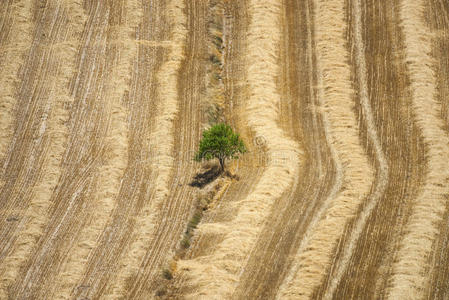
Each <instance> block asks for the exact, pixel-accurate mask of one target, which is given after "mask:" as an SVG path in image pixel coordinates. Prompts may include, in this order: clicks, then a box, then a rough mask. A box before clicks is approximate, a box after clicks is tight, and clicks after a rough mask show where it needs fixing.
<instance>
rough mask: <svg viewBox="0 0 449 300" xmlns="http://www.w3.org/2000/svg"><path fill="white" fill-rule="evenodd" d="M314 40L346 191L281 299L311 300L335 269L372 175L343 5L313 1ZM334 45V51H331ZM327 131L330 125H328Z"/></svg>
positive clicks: (300, 258) (309, 239)
mask: <svg viewBox="0 0 449 300" xmlns="http://www.w3.org/2000/svg"><path fill="white" fill-rule="evenodd" d="M314 8H315V10H314V12H315V39H316V55H317V76H318V82H319V84H318V87H319V99H320V101H322V102H321V103H323V107H322V109H323V114H324V115H325V116H326V118H328V122H329V123H328V125H329V129H328V130H329V131H328V132H329V136H330V140H331V143H332V144H333V145H334V146H335V149H336V152H337V154H336V155H337V156H338V160H339V161H341V163H342V167H343V168H342V170H341V172H342V175H341V176H342V179H341V180H342V184H341V186H342V190H340V192H339V193H338V194H337V195H336V197H335V198H334V199H333V200H332V202H331V204H330V206H329V208H328V210H327V211H326V216H324V218H323V219H321V220H320V221H319V222H318V223H317V225H316V226H315V227H314V228H313V231H312V232H311V233H310V235H309V236H306V237H305V238H304V240H305V241H304V242H303V245H301V246H300V247H299V249H298V250H299V251H298V253H297V255H296V258H295V264H297V265H295V266H294V267H293V268H292V271H291V272H292V274H294V275H291V276H289V277H288V278H287V280H286V282H285V283H284V284H283V286H281V290H280V294H279V296H280V297H281V298H282V297H284V298H291V299H293V298H295V299H298V298H300V299H309V298H311V296H312V294H313V292H314V290H315V289H316V288H317V287H318V286H319V285H320V283H322V281H323V280H324V278H325V275H326V272H327V270H328V269H329V267H330V266H331V264H332V257H333V251H334V249H335V247H336V246H337V243H338V240H339V239H340V238H341V236H342V235H343V233H344V229H345V226H346V224H347V222H348V221H350V220H351V219H352V218H353V217H354V216H355V214H356V212H357V210H358V208H359V205H360V204H361V203H362V202H363V201H364V199H365V198H366V196H367V194H368V192H369V191H370V188H371V184H372V181H373V171H372V168H371V166H370V164H369V163H368V159H367V156H366V155H365V153H364V151H363V149H362V147H361V146H360V141H359V133H358V124H357V120H356V117H355V114H354V102H353V93H354V91H353V89H352V86H351V82H350V67H349V65H348V64H347V62H346V61H345V60H347V59H348V54H347V48H346V43H345V39H344V34H345V30H346V26H345V21H344V12H345V10H344V9H345V6H344V1H339V0H336V1H326V2H322V1H315V6H314ZM329 43H331V44H332V45H333V47H332V49H330V48H329V47H328V45H329ZM325 126H326V124H325Z"/></svg>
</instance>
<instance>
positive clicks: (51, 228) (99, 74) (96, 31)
mask: <svg viewBox="0 0 449 300" xmlns="http://www.w3.org/2000/svg"><path fill="white" fill-rule="evenodd" d="M116 7H117V8H119V7H120V6H116ZM88 9H89V11H88V13H89V16H88V19H87V21H86V22H87V23H86V27H85V30H84V32H83V36H82V39H83V42H82V45H81V47H80V48H81V50H80V51H79V52H78V54H79V56H78V61H77V63H78V64H77V65H75V66H73V68H74V69H75V70H76V72H77V73H76V76H75V77H74V78H73V81H72V82H71V87H72V90H71V94H72V97H73V98H74V101H73V103H72V104H71V107H70V108H71V115H70V120H69V124H70V126H69V127H70V130H71V131H70V136H69V141H68V147H67V149H66V151H65V156H64V169H63V171H62V173H61V178H60V180H59V184H58V188H57V189H56V191H55V193H54V194H53V196H52V201H53V202H54V203H55V205H54V206H53V207H51V209H50V216H49V221H48V224H47V225H46V228H45V230H44V233H43V235H42V237H41V238H40V240H39V243H38V250H37V251H36V252H34V253H33V255H32V257H31V258H30V259H29V260H28V263H27V265H26V270H23V273H22V276H21V278H20V279H18V280H17V281H16V283H15V286H14V290H15V294H16V295H17V296H19V297H33V298H35V297H37V298H42V297H44V296H46V295H49V287H48V285H51V284H53V283H54V280H55V277H56V276H57V274H58V272H59V269H60V267H61V265H62V264H63V262H64V261H65V259H66V258H67V254H68V251H69V249H70V248H72V246H73V245H75V244H76V241H77V238H78V237H79V233H80V232H81V229H82V227H83V226H85V224H86V220H88V219H89V216H90V214H91V213H92V206H91V205H93V202H91V201H88V200H87V199H89V198H90V196H91V191H92V187H93V185H94V184H95V181H96V176H95V174H96V172H97V171H98V166H99V164H100V162H101V158H102V157H103V154H104V147H105V145H104V143H105V136H106V133H107V128H108V124H109V120H110V119H109V116H110V111H111V109H112V107H111V106H112V103H109V102H106V103H103V101H102V100H103V99H105V97H106V96H112V95H111V94H110V93H108V92H107V91H106V90H105V87H107V85H106V83H107V82H108V81H109V80H110V79H111V76H112V75H113V74H114V71H113V70H114V69H113V67H114V64H115V62H116V59H115V56H116V53H117V51H116V47H115V46H114V44H113V43H112V44H108V42H109V41H110V39H111V38H112V37H113V36H112V35H111V34H110V33H111V28H113V27H112V26H110V25H113V24H114V19H113V18H114V17H115V16H114V14H113V11H111V10H110V7H109V6H108V5H107V3H105V2H103V3H97V4H96V5H92V6H90V7H88ZM67 27H69V26H67ZM109 104H110V105H109ZM65 105H68V104H65ZM51 297H52V296H51Z"/></svg>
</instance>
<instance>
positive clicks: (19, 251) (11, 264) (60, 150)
mask: <svg viewBox="0 0 449 300" xmlns="http://www.w3.org/2000/svg"><path fill="white" fill-rule="evenodd" d="M66 5H67V9H66V12H67V14H68V17H69V19H70V20H71V35H72V36H76V37H80V36H81V31H82V29H83V24H84V22H85V20H86V18H85V16H84V14H83V9H82V5H80V4H79V3H76V2H71V3H67V4H66ZM77 41H79V39H78V40H72V41H71V42H70V43H64V44H63V45H62V46H60V47H58V48H49V49H48V51H52V57H53V59H55V60H56V59H57V60H58V61H61V62H64V65H62V66H60V68H59V72H58V74H52V75H49V76H50V78H47V79H49V80H48V81H49V84H50V83H51V84H54V88H53V92H52V94H51V95H50V97H51V98H52V99H58V101H56V102H55V104H54V106H53V108H52V110H51V113H50V114H49V116H48V118H47V120H46V121H44V123H43V125H42V126H43V128H45V127H46V134H47V135H48V136H49V137H50V144H49V147H48V149H49V150H48V152H49V153H48V155H47V159H46V163H45V170H44V172H43V174H44V175H43V177H42V178H41V180H40V182H39V183H38V184H37V185H36V187H35V188H34V191H33V199H32V200H31V202H30V206H29V207H28V209H27V211H26V216H27V218H28V222H27V223H26V224H24V228H23V229H22V231H21V232H20V233H19V234H18V236H17V240H16V242H15V244H16V246H15V248H14V249H13V250H12V252H11V253H10V254H9V255H8V256H7V257H6V258H5V260H4V262H3V266H4V268H3V270H1V271H0V280H1V282H0V298H2V299H4V298H6V295H7V288H8V286H9V285H10V284H11V283H12V282H13V281H14V280H15V279H16V278H17V276H18V275H19V270H20V267H21V266H22V265H23V264H24V263H25V261H26V259H27V258H28V257H29V254H30V253H31V251H32V249H33V248H34V246H35V244H36V242H37V240H38V238H39V237H40V236H41V235H42V232H43V230H44V225H45V223H46V221H47V220H48V208H49V207H50V206H51V197H52V192H53V190H54V189H55V187H56V185H57V183H58V179H59V177H60V174H61V169H60V164H61V161H62V157H63V154H64V150H65V144H66V142H67V140H68V134H69V132H68V128H67V126H66V125H65V124H66V123H67V121H68V119H69V113H68V111H67V109H66V107H65V105H67V103H70V102H72V101H73V99H72V98H71V97H70V91H69V82H70V80H71V79H72V77H73V74H74V70H75V59H76V53H77V48H78V44H77ZM42 80H45V79H44V78H43V79H42Z"/></svg>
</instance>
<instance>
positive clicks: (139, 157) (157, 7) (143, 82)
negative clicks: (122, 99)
mask: <svg viewBox="0 0 449 300" xmlns="http://www.w3.org/2000/svg"><path fill="white" fill-rule="evenodd" d="M142 6H143V15H142V23H141V25H140V26H139V27H138V29H137V40H138V41H139V43H138V45H139V47H138V55H137V57H136V58H135V62H134V63H133V74H132V77H131V84H130V91H129V104H128V105H129V110H130V114H129V133H128V141H129V147H128V165H127V167H126V170H125V172H124V175H123V179H122V181H121V184H120V190H119V193H118V195H117V197H116V205H115V206H114V208H113V210H112V213H111V217H110V218H109V220H108V222H107V224H106V226H105V227H104V229H103V231H102V233H101V235H100V236H99V238H98V240H97V242H96V244H95V246H94V249H92V251H90V252H89V256H88V258H87V263H86V268H85V271H84V272H83V274H82V278H80V279H79V281H78V282H77V284H76V285H75V286H73V289H72V291H71V297H76V298H98V297H100V296H101V295H105V294H107V293H110V292H111V291H110V290H109V291H107V287H108V284H109V283H110V282H111V280H112V279H113V278H114V276H115V275H116V272H117V270H118V269H119V268H120V265H119V264H118V261H119V259H120V257H121V255H122V254H124V253H126V251H127V246H128V245H129V244H130V243H131V241H133V239H134V238H135V239H137V238H138V237H139V234H140V233H136V235H133V230H134V225H135V222H136V220H135V217H136V216H138V215H139V214H140V213H141V212H142V209H143V207H144V206H146V205H149V202H150V201H151V199H152V197H151V192H152V187H153V183H154V182H153V180H152V165H151V159H152V156H153V147H150V134H151V132H152V131H153V129H154V128H155V118H156V116H157V108H156V105H157V104H158V101H156V100H157V99H158V95H157V90H156V89H157V84H158V81H157V80H156V78H155V77H156V74H157V73H158V70H159V69H160V66H161V64H162V63H163V62H164V61H163V58H164V53H165V52H166V51H167V49H165V48H166V45H167V44H169V43H168V42H167V41H166V37H167V30H168V29H169V26H168V24H167V23H166V21H165V15H164V12H165V8H166V7H165V6H164V3H162V2H161V1H146V2H143V3H142ZM133 267H134V268H136V266H133ZM137 268H138V266H137ZM111 278H112V279H111Z"/></svg>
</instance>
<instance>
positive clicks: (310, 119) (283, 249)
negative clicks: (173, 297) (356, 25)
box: [233, 1, 335, 299]
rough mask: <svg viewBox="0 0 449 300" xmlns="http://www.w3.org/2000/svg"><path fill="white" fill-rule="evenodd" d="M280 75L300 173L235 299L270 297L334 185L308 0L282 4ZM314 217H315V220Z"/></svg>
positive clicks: (268, 225)
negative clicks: (297, 145) (298, 148)
mask: <svg viewBox="0 0 449 300" xmlns="http://www.w3.org/2000/svg"><path fill="white" fill-rule="evenodd" d="M283 11H284V14H285V16H284V18H283V22H282V24H283V43H282V44H281V46H283V47H284V48H281V61H280V64H281V67H282V76H281V78H280V80H281V81H280V82H281V86H282V90H283V94H282V98H283V99H286V100H287V101H282V105H281V115H282V119H281V125H282V126H283V128H285V130H286V131H287V132H289V134H290V135H291V136H292V137H294V138H295V139H296V140H298V141H300V142H301V144H304V147H305V149H304V152H305V153H304V158H303V161H304V162H303V163H302V165H303V167H302V168H301V171H300V172H301V173H300V175H299V176H298V178H297V179H296V183H295V185H294V186H293V187H292V189H291V192H290V193H287V194H286V195H285V196H284V197H282V198H280V199H279V200H277V208H276V209H274V210H272V212H271V214H270V216H269V217H268V218H267V220H266V221H265V226H264V230H263V233H262V234H261V235H260V236H259V238H258V242H257V245H256V246H255V248H254V250H253V251H252V253H251V258H250V259H249V261H248V263H247V265H246V266H245V269H244V273H243V274H242V276H241V278H240V282H239V285H238V288H237V291H236V292H235V294H234V295H233V298H236V299H247V298H252V299H272V298H274V297H275V296H276V293H277V290H278V288H279V286H280V284H281V283H282V281H283V279H284V277H285V275H286V273H287V271H288V269H289V265H290V264H291V258H292V256H291V255H290V253H293V256H294V254H295V253H296V249H297V247H298V244H299V243H300V242H301V239H302V238H303V235H304V234H305V232H306V231H307V229H308V227H309V226H312V227H313V223H314V222H313V221H314V220H315V219H316V218H315V217H314V216H317V215H320V213H319V212H320V211H323V212H324V211H325V207H326V205H327V203H326V201H324V200H326V198H327V197H328V195H329V193H330V192H331V190H332V189H335V162H334V161H333V157H332V154H331V149H330V148H329V145H328V141H327V139H326V134H327V132H326V129H325V128H324V124H323V119H322V117H321V114H320V110H319V109H317V107H318V105H317V104H318V103H317V99H316V96H317V95H316V93H315V86H316V77H315V76H314V69H315V66H314V64H315V61H314V55H313V51H312V49H313V45H312V44H313V41H312V35H313V34H312V32H313V28H312V24H313V20H312V16H311V15H310V14H311V8H310V5H309V3H308V2H307V1H286V2H285V4H284V7H283ZM315 223H316V221H315Z"/></svg>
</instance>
